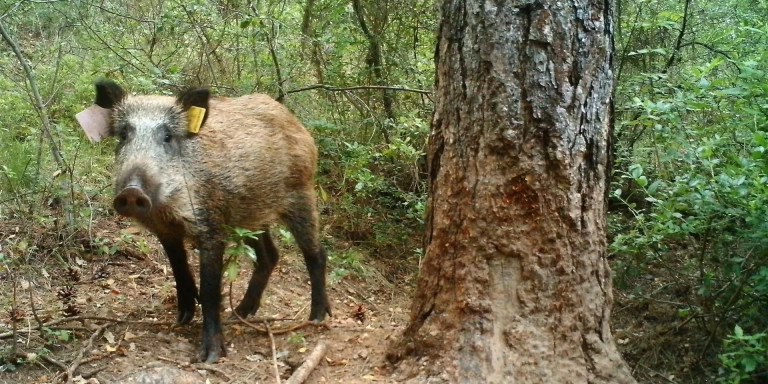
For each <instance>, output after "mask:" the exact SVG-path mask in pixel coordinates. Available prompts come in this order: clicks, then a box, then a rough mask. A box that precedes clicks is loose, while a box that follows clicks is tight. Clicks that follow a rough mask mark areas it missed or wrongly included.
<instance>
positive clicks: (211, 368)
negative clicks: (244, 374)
mask: <svg viewBox="0 0 768 384" xmlns="http://www.w3.org/2000/svg"><path fill="white" fill-rule="evenodd" d="M157 359H158V360H162V361H167V362H169V363H173V364H176V365H177V366H179V367H195V368H196V369H204V370H206V371H211V372H215V373H218V374H220V375H221V376H224V378H225V379H226V380H227V382H230V381H232V377H230V376H229V374H227V373H226V372H224V371H223V370H221V369H219V368H216V367H214V366H213V364H208V363H202V362H198V363H183V362H181V361H176V360H174V359H171V358H170V357H165V356H157Z"/></svg>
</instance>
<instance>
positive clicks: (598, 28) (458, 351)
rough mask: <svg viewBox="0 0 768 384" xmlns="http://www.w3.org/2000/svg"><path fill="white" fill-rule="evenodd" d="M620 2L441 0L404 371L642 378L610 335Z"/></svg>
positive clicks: (536, 378)
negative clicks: (421, 237) (421, 234)
mask: <svg viewBox="0 0 768 384" xmlns="http://www.w3.org/2000/svg"><path fill="white" fill-rule="evenodd" d="M612 11H613V9H612V3H611V0H592V1H587V0H572V1H569V2H563V1H558V0H539V1H535V2H527V1H526V2H523V1H509V2H489V1H483V0H466V1H462V0H446V1H445V2H444V3H443V5H442V23H441V26H440V36H439V43H438V44H439V45H438V50H437V82H438V87H437V105H436V107H435V114H434V117H433V121H432V134H431V136H430V142H429V149H428V151H429V153H428V156H429V165H430V171H429V172H430V182H431V183H430V196H429V204H428V218H427V233H426V244H427V248H426V257H425V259H424V261H423V264H422V266H421V272H420V275H419V281H418V286H417V292H416V295H415V297H414V301H413V306H412V312H411V322H410V324H409V326H408V327H407V329H406V330H405V332H404V334H403V337H402V340H400V341H399V342H398V343H395V344H394V345H393V346H392V348H391V350H390V354H389V356H388V357H389V358H390V360H391V361H399V362H400V363H399V365H398V371H397V373H398V374H402V375H418V376H415V377H414V376H411V377H412V379H413V380H414V381H421V380H424V379H425V377H433V378H438V379H440V378H441V379H443V380H442V381H446V382H459V383H466V382H482V383H486V382H488V383H558V384H559V383H633V382H634V379H633V378H632V377H631V374H630V372H629V369H628V368H627V366H626V364H625V363H624V362H623V360H622V359H621V356H620V355H619V353H618V351H617V350H616V347H615V345H614V341H613V336H612V335H611V330H610V308H611V304H612V301H613V299H612V294H611V275H610V269H609V267H608V263H607V261H606V258H605V252H606V250H605V249H606V239H605V196H606V194H605V184H606V172H607V171H606V163H607V158H608V136H609V130H610V129H611V124H612V112H613V111H612V109H611V105H612V84H613V78H612V76H613V75H612V58H613V56H612V54H613V44H612V32H613V24H612ZM433 381H434V379H433ZM433 381H430V382H433ZM438 381H440V380H438Z"/></svg>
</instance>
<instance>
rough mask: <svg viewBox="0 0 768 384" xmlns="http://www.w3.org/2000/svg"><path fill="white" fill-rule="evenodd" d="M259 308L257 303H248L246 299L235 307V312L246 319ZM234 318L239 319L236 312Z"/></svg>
mask: <svg viewBox="0 0 768 384" xmlns="http://www.w3.org/2000/svg"><path fill="white" fill-rule="evenodd" d="M258 310H259V306H258V305H257V304H253V303H247V302H246V301H245V299H243V301H242V302H241V303H240V305H238V306H237V308H235V313H237V315H238V316H240V317H242V318H243V319H245V318H246V317H248V316H250V315H253V314H254V313H256V312H257V311H258ZM231 318H232V319H237V316H235V314H234V313H233V314H232V317H231Z"/></svg>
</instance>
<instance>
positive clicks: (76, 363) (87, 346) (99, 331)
mask: <svg viewBox="0 0 768 384" xmlns="http://www.w3.org/2000/svg"><path fill="white" fill-rule="evenodd" d="M111 325H112V324H111V323H107V324H104V325H102V326H100V327H99V328H98V329H96V332H94V333H93V334H92V335H91V337H90V338H88V341H86V342H85V344H84V345H83V347H82V348H80V351H79V352H77V357H75V359H74V360H72V363H71V364H70V365H69V368H67V371H66V372H65V373H64V375H65V376H66V382H67V383H71V382H72V378H73V377H74V375H75V371H76V370H77V368H79V367H80V364H82V363H83V356H85V353H86V352H87V351H89V350H90V349H91V347H93V343H94V342H95V341H96V339H98V338H99V337H101V335H102V334H103V333H104V331H106V330H107V328H109V327H110V326H111Z"/></svg>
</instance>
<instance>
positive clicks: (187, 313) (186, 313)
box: [176, 304, 195, 325]
mask: <svg viewBox="0 0 768 384" xmlns="http://www.w3.org/2000/svg"><path fill="white" fill-rule="evenodd" d="M178 312H179V313H178V315H177V317H176V324H177V325H186V324H189V322H190V321H192V319H193V318H194V317H195V305H194V304H192V308H182V307H181V306H179V311H178Z"/></svg>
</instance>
